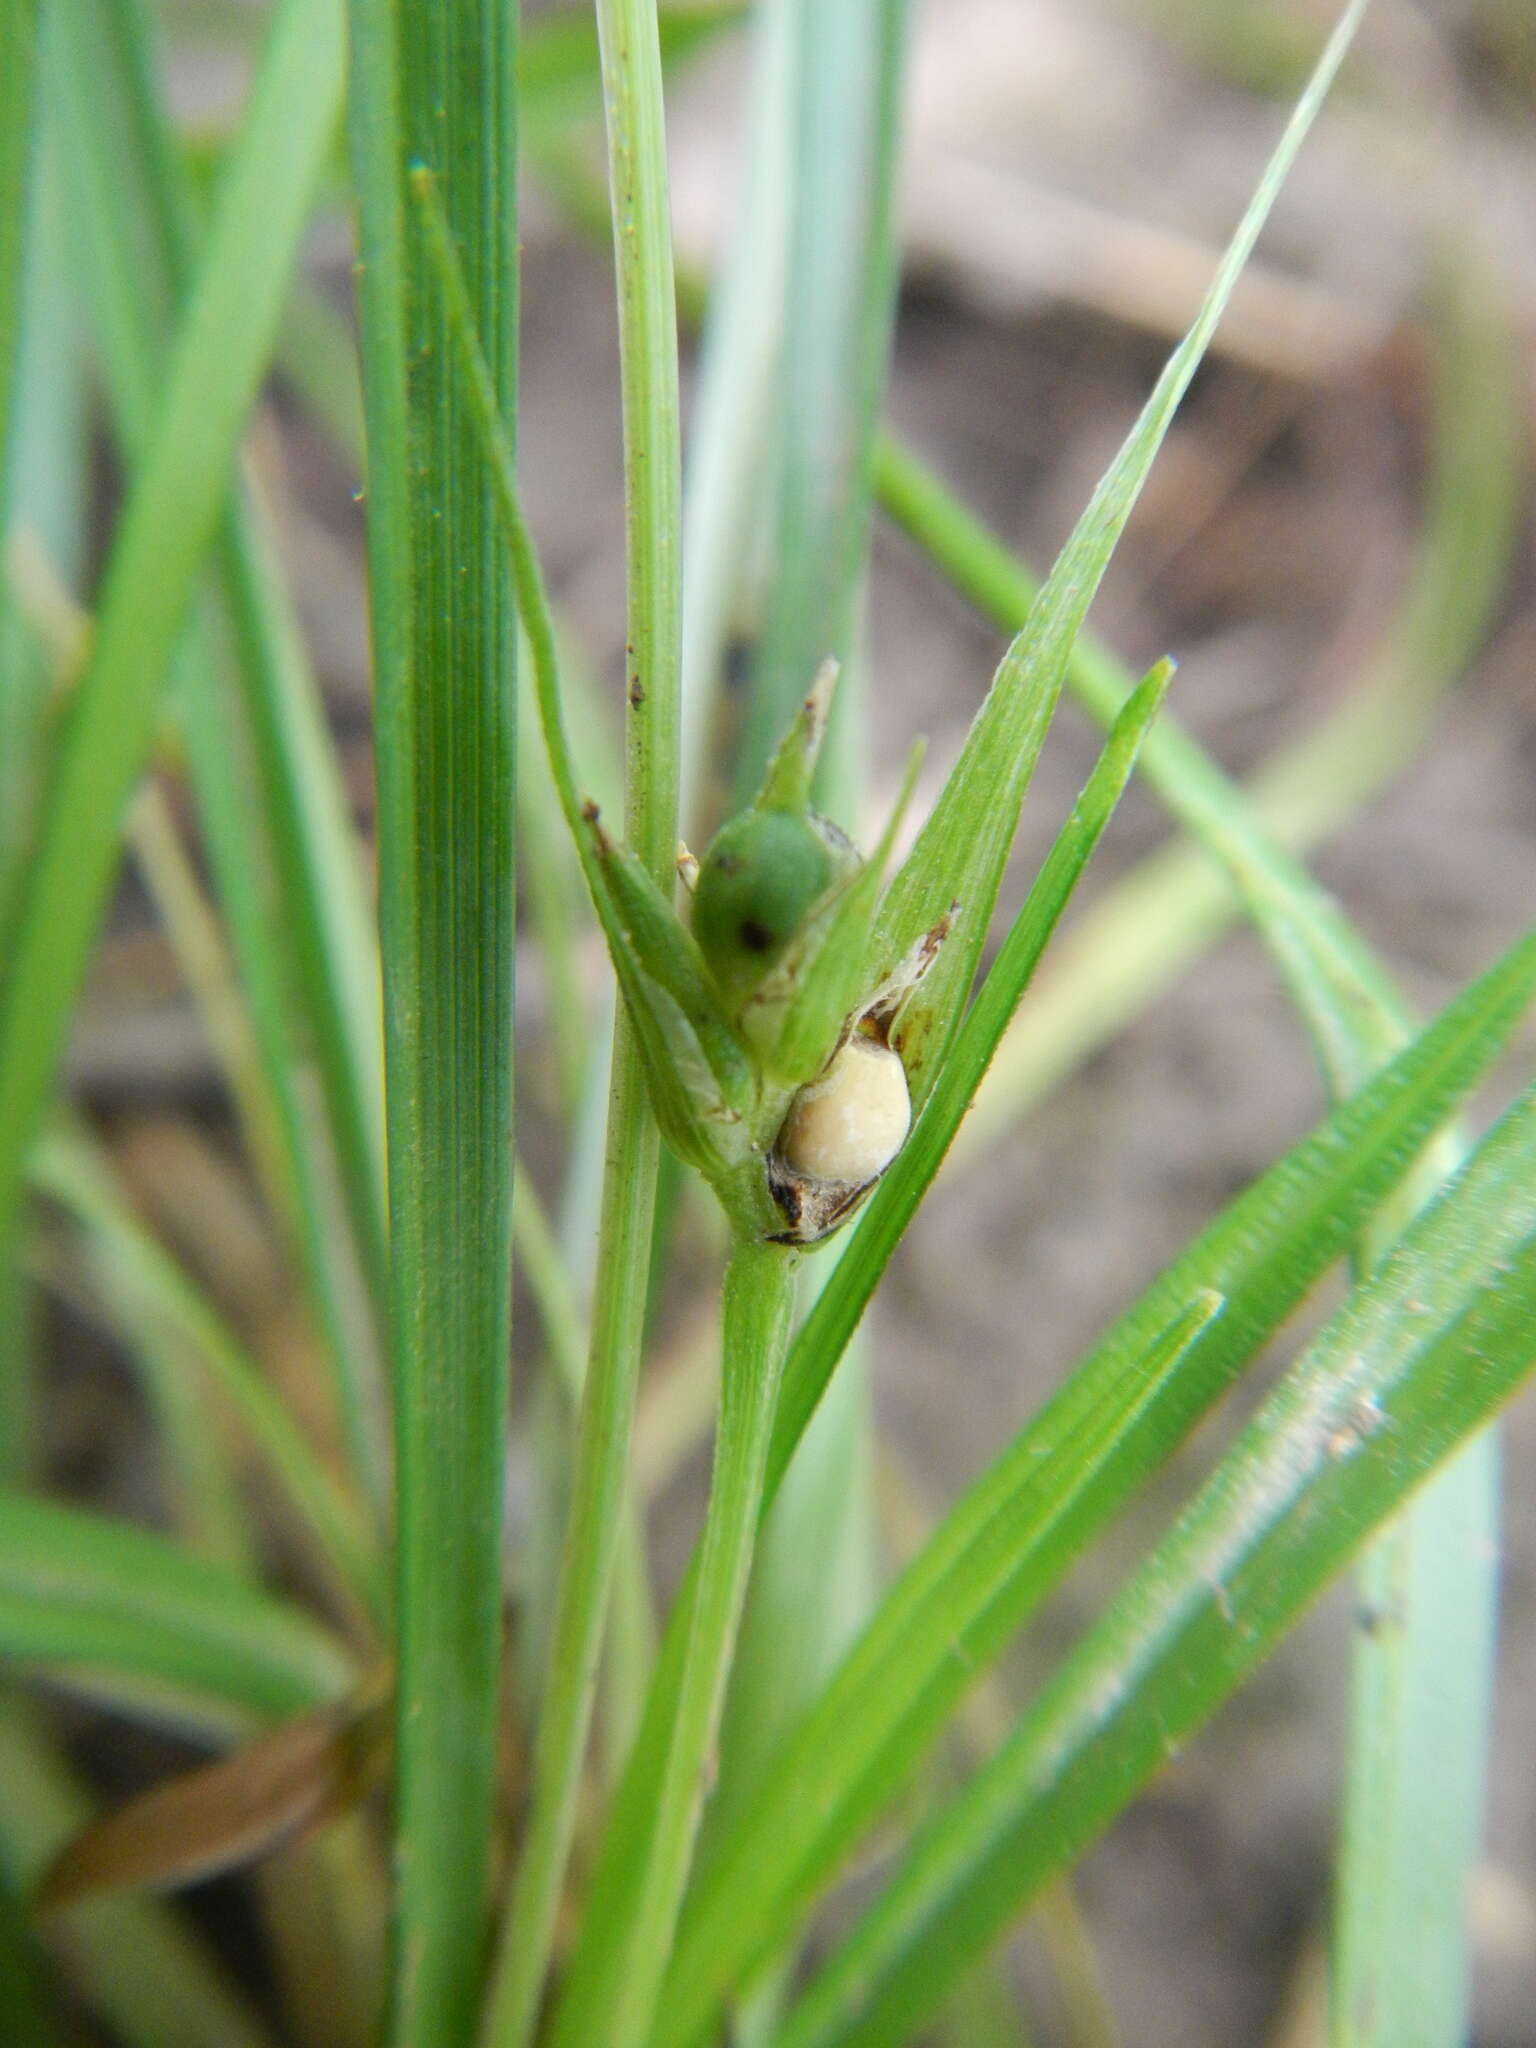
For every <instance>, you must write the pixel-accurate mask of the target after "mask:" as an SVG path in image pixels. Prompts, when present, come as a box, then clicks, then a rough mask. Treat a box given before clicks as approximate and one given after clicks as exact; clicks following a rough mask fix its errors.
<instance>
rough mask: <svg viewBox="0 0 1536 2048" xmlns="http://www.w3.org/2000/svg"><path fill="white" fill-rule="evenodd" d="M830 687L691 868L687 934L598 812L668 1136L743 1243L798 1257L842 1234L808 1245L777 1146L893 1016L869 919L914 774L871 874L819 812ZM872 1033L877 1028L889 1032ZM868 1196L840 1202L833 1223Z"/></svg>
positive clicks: (608, 922) (596, 893)
mask: <svg viewBox="0 0 1536 2048" xmlns="http://www.w3.org/2000/svg"><path fill="white" fill-rule="evenodd" d="M835 680H836V668H835V665H834V664H832V663H827V664H826V665H825V666H824V667H823V669H822V671H821V673H820V674H819V675H818V676H817V678H816V681H815V683H814V685H813V686H812V688H811V691H810V693H809V695H808V696H807V697H806V699H805V702H804V703H803V704H802V705H801V707H800V710H799V711H798V712H797V714H796V716H795V720H794V723H793V724H792V725H791V727H790V729H789V731H788V733H787V734H786V735H785V738H784V740H783V743H782V744H781V746H780V747H779V750H778V752H777V754H776V755H775V756H774V759H773V762H772V764H771V765H770V767H769V770H768V773H767V775H766V777H765V778H764V781H763V786H762V788H761V789H760V790H759V791H758V793H757V795H756V797H755V798H754V799H753V801H752V802H751V804H749V805H748V807H747V808H746V809H745V810H744V811H742V812H740V813H739V814H738V815H737V816H736V817H734V818H732V819H730V820H729V821H728V822H727V823H726V824H724V825H723V826H722V827H721V828H720V830H719V832H718V833H717V834H716V835H715V838H714V840H713V841H712V842H711V845H710V847H709V850H708V852H707V853H706V854H705V857H704V860H703V861H702V863H699V864H698V865H697V867H696V866H695V864H694V862H693V861H692V860H691V858H689V857H687V856H686V855H685V856H684V858H683V860H682V862H681V866H682V871H683V874H684V876H685V878H687V879H688V880H689V881H690V883H691V885H692V887H693V889H694V891H695V894H694V900H693V906H692V930H690V929H689V928H688V926H687V925H685V924H684V923H683V921H682V919H681V918H679V917H678V915H677V913H676V912H675V911H674V910H673V908H672V905H671V904H670V903H669V902H668V901H667V899H666V897H665V895H664V894H663V892H662V891H661V890H660V889H659V888H658V887H657V886H656V884H655V882H654V881H653V880H652V879H651V877H650V875H649V874H648V873H647V871H646V869H645V867H644V866H643V865H642V863H641V862H640V861H639V860H638V859H637V858H636V856H635V855H634V854H633V853H632V852H631V851H630V850H629V849H628V848H626V847H623V846H620V845H617V844H615V842H613V841H612V840H610V839H609V837H608V836H607V834H606V833H605V832H604V830H603V828H602V826H601V823H600V822H599V820H598V817H597V814H596V812H595V811H594V810H591V809H589V810H588V812H587V824H588V840H587V846H586V850H585V855H584V858H585V862H586V866H587V873H588V880H589V882H590V884H591V887H592V892H593V897H594V900H595V901H596V903H597V907H598V912H599V915H600V916H601V918H602V921H603V929H604V932H605V935H606V937H607V940H608V946H609V951H610V952H611V953H612V955H613V961H614V968H615V971H616V973H617V975H618V978H619V984H620V986H621V988H622V989H623V991H624V1000H625V1003H626V1004H627V1006H628V1009H629V1013H630V1016H631V1018H632V1020H633V1022H634V1027H635V1034H636V1036H637V1038H638V1039H639V1041H640V1044H641V1047H642V1049H643V1053H644V1058H645V1066H646V1075H647V1079H648V1082H649V1085H650V1091H651V1100H652V1103H653V1105H654V1107H655V1111H656V1120H657V1122H658V1123H659V1124H660V1126H661V1129H662V1132H663V1135H664V1136H665V1137H666V1139H667V1142H668V1144H670V1145H671V1146H672V1148H673V1150H674V1151H676V1152H677V1153H678V1154H679V1155H680V1156H681V1157H682V1158H684V1159H686V1160H687V1161H688V1162H689V1163H690V1164H691V1165H693V1166H696V1167H697V1168H698V1169H699V1171H700V1172H701V1173H703V1174H704V1175H705V1176H706V1178H707V1179H708V1180H709V1181H710V1182H711V1183H712V1184H713V1186H714V1188H715V1190H716V1192H717V1193H718V1194H719V1196H720V1199H721V1201H722V1202H723V1203H724V1205H725V1207H726V1210H727V1212H728V1214H729V1215H730V1217H731V1220H732V1223H733V1225H734V1226H735V1227H736V1228H737V1230H738V1231H739V1232H741V1233H744V1234H748V1235H751V1236H757V1237H771V1238H777V1239H783V1238H785V1236H786V1224H787V1225H788V1233H787V1235H788V1237H789V1240H790V1241H792V1242H795V1243H808V1242H814V1241H817V1240H819V1238H820V1237H822V1236H824V1235H827V1234H829V1232H830V1229H831V1227H832V1225H831V1223H830V1222H829V1223H828V1225H827V1228H826V1229H820V1228H816V1229H811V1228H809V1227H807V1225H806V1224H805V1221H804V1215H803V1214H802V1208H801V1205H800V1204H799V1202H798V1201H796V1200H793V1199H790V1200H789V1201H788V1203H786V1194H785V1186H786V1183H785V1178H784V1174H783V1173H782V1172H781V1171H776V1170H774V1164H775V1162H774V1154H775V1148H776V1146H777V1143H778V1138H779V1133H780V1131H781V1130H782V1128H783V1126H784V1123H785V1119H786V1117H787V1116H788V1114H789V1111H790V1107H791V1105H792V1103H793V1102H794V1099H795V1096H796V1094H797V1092H798V1091H799V1090H800V1089H801V1088H802V1087H804V1086H805V1085H806V1084H807V1083H809V1082H811V1081H813V1080H815V1079H816V1077H817V1076H818V1075H820V1074H821V1073H822V1072H823V1070H824V1069H826V1067H827V1066H828V1064H829V1062H830V1061H831V1060H832V1059H833V1057H834V1055H835V1054H836V1053H837V1051H838V1049H839V1047H840V1046H842V1045H843V1044H844V1042H845V1041H846V1040H847V1038H848V1036H849V1034H850V1033H851V1032H852V1031H853V1029H854V1028H855V1026H856V1025H858V1024H859V1022H860V1021H861V1019H866V1018H869V1017H870V1016H871V1014H872V1012H874V1011H876V1010H877V1008H879V1007H880V1006H882V1005H885V1004H886V1003H888V1002H889V1000H890V995H891V990H890V987H889V985H888V983H882V982H880V980H879V977H878V976H877V974H876V972H875V969H874V966H873V964H872V958H871V947H872V940H873V933H874V929H875V909H876V905H877V902H878V898H879V893H880V882H881V877H882V875H883V873H884V871H885V865H886V862H887V860H888V858H889V855H890V849H891V844H892V840H893V838H894V835H895V830H896V826H897V823H898V822H899V819H900V816H901V812H902V809H903V808H904V806H905V803H906V800H907V797H908V795H909V794H910V791H911V785H912V779H913V776H914V775H915V772H916V766H917V763H916V758H915V757H914V759H913V761H912V763H911V766H910V768H909V771H908V775H907V778H906V782H905V784H904V786H903V790H902V793H901V797H900V799H899V800H898V803H897V807H896V812H895V814H894V816H893V817H892V819H891V823H890V825H889V826H888V827H887V829H886V831H885V834H884V835H883V837H882V839H881V842H880V845H879V846H878V847H877V849H876V851H875V855H874V857H873V859H871V860H870V861H868V862H867V863H866V862H865V861H863V860H861V859H860V857H859V855H858V853H857V851H856V850H855V848H854V847H853V845H852V844H851V842H850V841H849V840H848V839H847V838H846V837H845V836H844V834H843V833H842V832H841V831H840V830H839V829H838V827H837V826H836V825H833V824H831V823H829V822H828V820H826V819H825V818H822V817H819V816H818V815H817V814H816V813H815V812H814V811H813V810H812V809H811V808H810V789H811V777H812V774H813V772H814V769H815V765H816V756H817V753H818V751H819V749H820V746H821V740H822V736H823V734H824V733H825V731H826V721H827V710H828V706H829V703H830V699H831V693H832V689H833V685H834V683H835ZM882 1014H883V1012H882ZM865 1028H866V1029H870V1028H871V1026H870V1024H868V1023H866V1027H865ZM873 1028H874V1029H875V1030H876V1031H877V1032H879V1031H880V1030H881V1028H882V1027H881V1025H880V1023H879V1021H878V1018H877V1019H876V1021H875V1023H874V1026H873ZM876 1178H878V1176H876ZM868 1185H869V1186H872V1185H873V1180H871V1181H870V1182H869V1183H868ZM866 1191H867V1190H866V1188H865V1187H864V1186H859V1187H857V1188H851V1189H850V1188H845V1189H843V1190H841V1193H842V1196H843V1199H842V1201H841V1202H840V1204H839V1206H838V1207H837V1210H836V1220H837V1221H841V1220H842V1218H843V1216H845V1215H848V1214H851V1213H852V1210H853V1209H854V1208H855V1207H856V1206H857V1203H858V1200H859V1198H860V1197H861V1196H862V1195H863V1193H865V1192H866ZM791 1193H792V1191H791ZM804 1213H805V1214H812V1213H819V1211H817V1210H816V1209H815V1205H812V1208H811V1209H809V1210H807V1211H805V1212H804Z"/></svg>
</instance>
